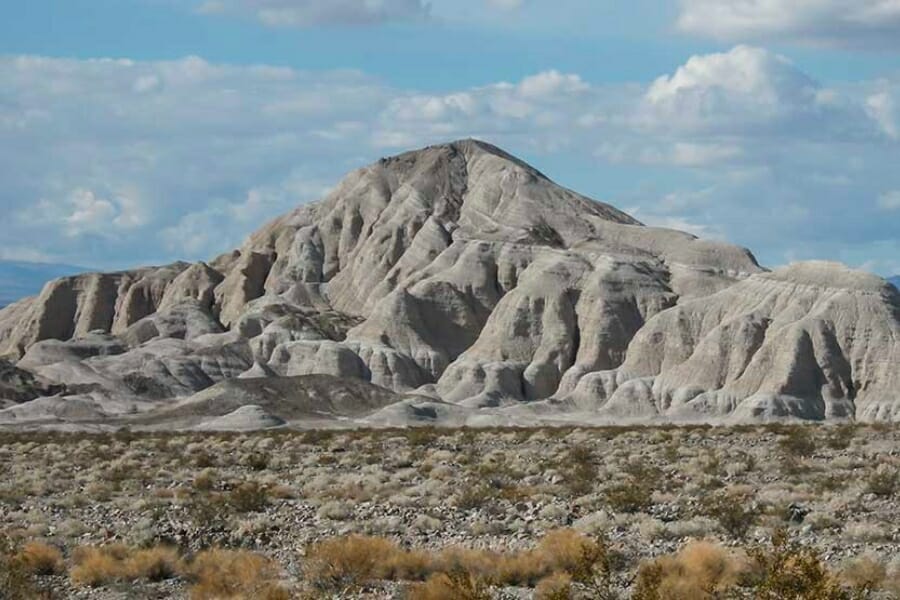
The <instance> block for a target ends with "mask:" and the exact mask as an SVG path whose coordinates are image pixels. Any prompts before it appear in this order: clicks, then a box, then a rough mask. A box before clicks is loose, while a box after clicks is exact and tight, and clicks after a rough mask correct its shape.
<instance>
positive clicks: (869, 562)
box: [841, 555, 887, 593]
mask: <svg viewBox="0 0 900 600" xmlns="http://www.w3.org/2000/svg"><path fill="white" fill-rule="evenodd" d="M886 578H887V569H886V568H885V566H884V565H883V564H882V563H881V562H880V561H879V560H877V559H876V558H874V557H872V556H865V555H864V556H860V557H858V558H855V559H853V560H850V561H848V562H847V563H846V564H845V565H844V568H843V569H842V570H841V579H842V580H843V581H844V582H845V583H846V584H847V585H848V586H850V587H851V588H852V589H854V590H857V591H859V592H862V593H869V592H873V591H875V590H878V589H880V588H881V587H882V584H884V581H885V579H886Z"/></svg>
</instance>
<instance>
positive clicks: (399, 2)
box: [197, 0, 429, 27]
mask: <svg viewBox="0 0 900 600" xmlns="http://www.w3.org/2000/svg"><path fill="white" fill-rule="evenodd" d="M197 11H198V12H200V13H201V14H237V15H241V14H249V15H252V16H253V17H254V18H256V19H257V20H258V21H259V22H261V23H262V24H264V25H266V26H269V27H310V26H314V25H371V24H376V23H383V22H387V21H408V20H414V19H422V18H425V17H427V16H428V12H429V6H428V4H426V3H424V2H423V1H422V0H208V1H207V2H203V3H202V4H200V5H199V6H198V8H197Z"/></svg>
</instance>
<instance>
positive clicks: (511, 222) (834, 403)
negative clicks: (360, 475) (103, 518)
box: [0, 140, 900, 422]
mask: <svg viewBox="0 0 900 600" xmlns="http://www.w3.org/2000/svg"><path fill="white" fill-rule="evenodd" d="M898 307H900V300H898V292H897V290H896V289H895V288H893V287H891V286H889V285H888V284H886V283H885V282H884V281H883V280H881V279H879V278H877V277H874V276H869V275H866V274H862V273H857V272H853V271H850V270H849V269H846V268H845V267H843V266H840V265H834V264H824V263H805V264H798V265H794V266H790V267H787V268H784V269H779V270H777V271H775V272H772V273H770V272H767V271H765V270H764V269H762V268H761V267H760V266H759V265H758V264H757V263H756V261H755V259H754V258H753V256H752V255H751V254H750V252H749V251H747V250H745V249H743V248H739V247H737V246H732V245H729V244H725V243H720V242H710V241H704V240H700V239H698V238H696V237H694V236H691V235H688V234H685V233H681V232H677V231H672V230H666V229H659V228H653V227H646V226H644V225H642V224H640V223H639V222H637V221H636V220H635V219H633V218H631V217H630V216H628V215H626V214H625V213H622V212H621V211H619V210H617V209H615V208H613V207H611V206H609V205H607V204H604V203H601V202H596V201H594V200H591V199H588V198H586V197H584V196H581V195H579V194H577V193H575V192H572V191H570V190H567V189H565V188H562V187H560V186H558V185H556V184H554V183H553V182H551V181H550V180H548V179H547V178H546V177H545V176H544V175H542V174H541V173H540V172H538V171H537V170H535V169H533V168H532V167H530V166H528V165H526V164H524V163H522V162H521V161H519V160H517V159H515V158H513V157H511V156H509V155H508V154H506V153H504V152H503V151H501V150H499V149H497V148H495V147H493V146H490V145H488V144H484V143H482V142H477V141H471V140H469V141H462V142H456V143H453V144H447V145H442V146H435V147H431V148H426V149H424V150H420V151H416V152H411V153H406V154H403V155H400V156H397V157H393V158H388V159H383V160H381V161H379V162H378V163H375V164H373V165H370V166H368V167H365V168H363V169H360V170H358V171H356V172H354V173H351V174H350V175H348V176H347V177H346V178H345V179H344V180H343V181H342V182H341V183H340V184H339V185H338V186H337V187H336V188H335V189H334V191H333V192H332V193H331V194H329V195H328V196H327V197H326V198H325V199H323V200H322V201H321V202H319V203H315V204H311V205H306V206H302V207H300V208H298V209H297V210H295V211H293V212H292V213H290V214H287V215H285V216H283V217H280V218H278V219H276V220H274V221H273V222H271V223H269V224H268V225H266V226H265V227H263V228H262V229H260V230H259V231H258V232H256V233H255V234H253V235H252V236H250V238H248V241H247V242H246V243H245V244H244V246H243V247H241V248H240V249H238V250H236V251H234V252H232V253H229V254H226V255H223V256H221V257H219V258H217V259H215V260H213V261H211V262H210V263H208V264H207V263H197V264H193V265H189V264H186V263H176V264H175V265H170V266H167V267H160V268H152V269H140V270H137V271H130V272H124V273H118V274H109V275H97V274H93V275H85V276H79V277H74V278H66V279H62V280H58V281H56V282H53V283H51V284H48V286H47V287H46V288H45V289H44V291H43V292H42V294H41V295H40V296H39V297H38V298H36V299H32V300H29V301H25V302H20V303H17V304H15V305H12V306H10V307H8V308H6V309H4V310H3V311H0V347H2V351H3V352H4V353H6V354H7V355H11V356H13V357H14V358H19V357H21V356H23V355H24V358H23V359H22V360H23V363H25V364H30V365H32V366H34V367H35V368H37V369H39V372H40V373H41V374H42V375H43V376H45V377H49V376H51V375H52V376H55V377H57V378H65V377H69V378H73V379H74V380H76V381H79V382H82V383H85V384H86V383H88V382H92V383H93V384H94V385H98V386H101V387H103V388H104V389H116V390H124V391H123V393H128V394H132V395H134V396H135V397H137V398H139V399H147V398H152V399H157V400H158V399H162V398H170V397H177V396H182V395H187V394H191V393H194V392H196V391H198V390H202V389H204V387H206V386H209V385H213V384H214V383H216V382H221V381H229V380H232V379H234V378H237V377H241V378H242V379H252V378H256V377H259V376H263V377H269V378H271V377H297V376H307V375H315V374H326V375H332V376H337V377H341V378H356V379H362V380H365V381H368V382H371V383H373V384H375V385H378V386H381V387H384V388H388V389H391V390H394V391H395V392H398V393H412V392H415V393H416V394H425V395H426V396H427V397H428V398H430V400H428V402H430V403H432V404H433V405H429V406H430V408H429V409H428V410H432V409H433V412H434V414H435V415H448V416H447V419H450V416H449V415H454V416H453V419H456V420H457V421H458V420H459V419H462V418H463V416H464V418H465V420H466V422H473V421H474V422H477V420H478V415H479V414H484V415H491V419H493V420H494V421H495V422H505V421H504V419H505V418H507V417H508V418H512V419H514V418H519V417H516V415H519V416H520V417H521V418H523V419H524V418H526V417H527V416H528V415H531V416H534V415H538V416H540V418H549V417H550V416H553V415H556V416H558V415H560V414H573V415H574V414H578V415H581V416H580V417H578V418H579V419H596V420H605V421H615V420H624V419H628V420H633V419H636V420H646V419H656V420H688V421H709V420H729V419H731V420H734V419H738V420H757V419H769V418H804V419H818V420H820V419H844V418H859V419H867V420H897V419H900V398H898V392H897V390H898V381H897V378H898V373H900V350H898V344H900V341H898V340H900V332H898V321H900V316H898V315H900V308H898ZM109 334H112V335H113V336H114V338H112V339H114V340H116V342H114V343H113V342H109V341H108V340H107V341H106V342H104V343H106V346H103V345H98V343H99V342H98V340H100V338H98V337H97V336H102V335H107V336H108V335H109ZM91 336H93V338H92V337H91ZM53 340H56V341H53ZM68 340H72V341H68ZM85 340H89V341H87V342H85ZM90 340H93V341H90ZM48 344H50V345H49V346H48ZM54 344H55V346H53V345H54ZM111 344H112V345H111ZM114 344H119V346H121V348H118V349H120V350H121V351H116V352H112V351H111V350H112V349H113V348H114V347H115V345H114ZM69 346H71V349H67V348H68V347H69ZM35 349H37V350H35ZM54 357H55V359H58V360H56V362H52V361H53V360H55V359H54ZM126 378H130V379H128V381H126ZM417 397H418V396H417ZM404 402H405V404H404V405H403V406H405V407H406V408H402V407H400V406H399V405H398V407H397V409H396V410H387V409H386V410H384V411H381V413H380V414H381V417H379V419H381V420H383V419H384V418H387V417H386V416H390V415H394V416H395V417H396V418H401V417H400V415H408V416H410V418H411V419H413V418H419V417H415V415H416V414H418V413H416V410H418V409H417V408H416V407H417V406H420V404H416V402H419V401H410V400H404ZM434 403H436V404H434ZM422 406H424V405H422ZM448 406H450V407H452V406H456V407H459V409H456V408H447V407H448ZM438 409H440V410H438ZM473 411H474V412H473ZM478 411H484V412H483V413H479V412H478ZM429 414H430V413H429ZM435 418H438V417H435ZM498 420H499V421H498Z"/></svg>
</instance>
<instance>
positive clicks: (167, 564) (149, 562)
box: [125, 546, 184, 581]
mask: <svg viewBox="0 0 900 600" xmlns="http://www.w3.org/2000/svg"><path fill="white" fill-rule="evenodd" d="M183 571H184V564H183V563H182V560H181V556H180V555H179V553H178V550H177V549H175V548H170V547H167V546H158V547H156V548H148V549H146V550H138V551H136V552H134V553H133V554H131V556H129V557H128V558H127V559H126V560H125V572H126V574H127V577H128V579H144V580H147V581H164V580H166V579H172V578H173V577H176V576H177V575H178V574H180V573H182V572H183Z"/></svg>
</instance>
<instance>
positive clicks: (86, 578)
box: [69, 544, 129, 587]
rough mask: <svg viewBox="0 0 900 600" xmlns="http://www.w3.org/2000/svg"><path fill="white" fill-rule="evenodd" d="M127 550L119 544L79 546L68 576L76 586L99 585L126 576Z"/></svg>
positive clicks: (73, 556)
mask: <svg viewBox="0 0 900 600" xmlns="http://www.w3.org/2000/svg"><path fill="white" fill-rule="evenodd" d="M128 555H129V550H128V548H127V547H125V546H123V545H121V544H115V545H111V546H99V547H98V546H81V547H79V548H76V549H75V552H74V554H73V555H72V559H73V561H74V562H75V566H74V567H72V569H71V570H70V571H69V578H70V579H71V580H72V583H73V584H74V585H76V586H86V587H99V586H102V585H106V584H109V583H113V582H115V581H120V580H122V579H125V578H126V569H125V560H126V559H127V558H128Z"/></svg>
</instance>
